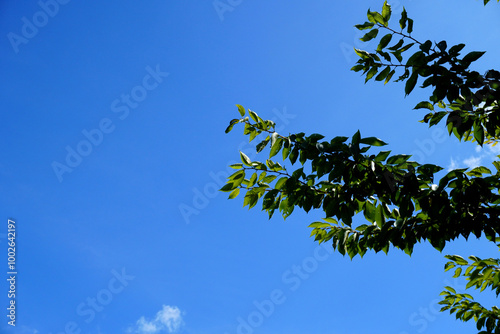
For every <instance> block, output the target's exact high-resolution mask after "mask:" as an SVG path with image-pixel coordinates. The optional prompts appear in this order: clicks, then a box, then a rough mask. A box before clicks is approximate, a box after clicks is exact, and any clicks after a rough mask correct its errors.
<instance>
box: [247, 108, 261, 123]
mask: <svg viewBox="0 0 500 334" xmlns="http://www.w3.org/2000/svg"><path fill="white" fill-rule="evenodd" d="M248 113H249V114H250V118H251V119H253V120H254V122H257V123H259V116H257V114H256V113H255V112H253V111H251V110H249V111H248Z"/></svg>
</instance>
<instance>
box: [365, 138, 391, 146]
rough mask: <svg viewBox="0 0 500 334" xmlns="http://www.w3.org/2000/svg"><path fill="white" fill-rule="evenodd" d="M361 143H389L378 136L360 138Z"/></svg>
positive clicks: (377, 144)
mask: <svg viewBox="0 0 500 334" xmlns="http://www.w3.org/2000/svg"><path fill="white" fill-rule="evenodd" d="M359 142H360V143H361V144H366V145H371V146H385V145H387V143H385V142H383V141H382V140H380V139H379V138H377V137H366V138H363V139H360V141H359Z"/></svg>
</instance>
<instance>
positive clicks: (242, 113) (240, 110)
mask: <svg viewBox="0 0 500 334" xmlns="http://www.w3.org/2000/svg"><path fill="white" fill-rule="evenodd" d="M236 106H237V107H238V111H239V113H240V115H241V116H245V108H243V106H241V105H239V104H237V105H236Z"/></svg>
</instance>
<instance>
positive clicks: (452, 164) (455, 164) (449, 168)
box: [448, 158, 458, 172]
mask: <svg viewBox="0 0 500 334" xmlns="http://www.w3.org/2000/svg"><path fill="white" fill-rule="evenodd" d="M450 160H451V161H450V164H449V165H448V172H449V171H452V170H454V169H457V168H458V164H457V162H456V161H455V160H453V158H450Z"/></svg>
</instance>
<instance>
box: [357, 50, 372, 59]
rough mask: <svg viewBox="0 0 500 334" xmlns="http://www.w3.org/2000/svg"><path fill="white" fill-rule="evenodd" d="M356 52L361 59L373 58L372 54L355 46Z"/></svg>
mask: <svg viewBox="0 0 500 334" xmlns="http://www.w3.org/2000/svg"><path fill="white" fill-rule="evenodd" d="M354 53H356V54H357V55H358V56H359V57H360V58H361V59H371V58H370V54H369V53H368V52H366V51H364V50H360V49H356V48H354Z"/></svg>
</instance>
